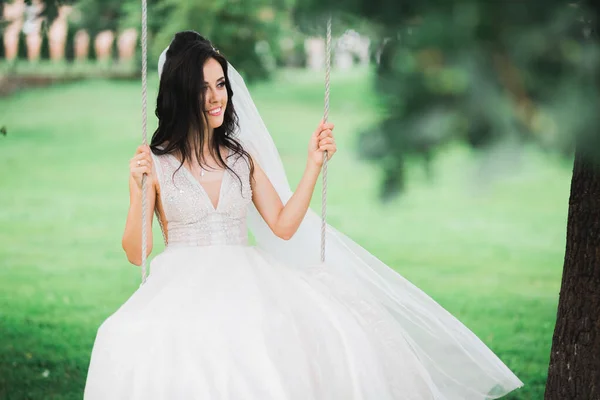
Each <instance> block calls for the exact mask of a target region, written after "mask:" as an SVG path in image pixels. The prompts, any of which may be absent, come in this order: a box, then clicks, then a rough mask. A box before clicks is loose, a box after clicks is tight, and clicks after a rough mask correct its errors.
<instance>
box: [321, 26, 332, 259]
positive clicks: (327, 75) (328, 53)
mask: <svg viewBox="0 0 600 400" xmlns="http://www.w3.org/2000/svg"><path fill="white" fill-rule="evenodd" d="M330 75H331V16H330V17H329V19H328V20H327V46H326V49H325V115H324V117H323V120H324V121H325V122H327V119H328V118H329V92H330V89H329V80H330V79H329V78H330ZM327 157H328V154H327V151H325V152H324V153H323V192H322V195H321V262H325V237H326V230H327V222H326V216H327Z"/></svg>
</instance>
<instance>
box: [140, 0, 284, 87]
mask: <svg viewBox="0 0 600 400" xmlns="http://www.w3.org/2000/svg"><path fill="white" fill-rule="evenodd" d="M156 7H157V10H156V12H157V15H158V16H159V18H161V22H160V24H159V25H160V26H158V27H157V31H156V37H155V38H154V41H153V44H152V48H153V54H155V55H156V54H160V52H161V51H162V50H163V49H164V48H165V47H166V46H167V45H168V44H169V42H170V41H171V39H172V37H173V35H174V34H175V33H176V32H178V31H181V30H186V29H191V30H195V31H197V32H199V33H200V34H201V35H203V36H205V37H206V38H208V39H210V40H211V41H212V42H213V44H214V46H215V47H216V48H218V49H219V51H221V52H222V53H223V54H224V55H225V56H226V57H227V58H228V60H229V61H230V62H231V63H232V64H233V65H234V66H235V67H236V69H238V70H240V71H242V72H243V73H244V75H245V76H246V77H247V78H249V79H260V78H266V77H268V76H269V75H270V74H271V73H272V72H273V68H274V66H275V58H276V57H277V55H278V52H279V39H280V35H281V32H282V30H283V29H284V28H285V26H286V21H287V19H288V14H289V12H288V11H286V10H285V9H283V8H282V7H278V6H277V5H273V2H271V1H268V0H244V1H240V0H216V1H210V2H191V1H180V0H160V1H158V2H157V5H156Z"/></svg>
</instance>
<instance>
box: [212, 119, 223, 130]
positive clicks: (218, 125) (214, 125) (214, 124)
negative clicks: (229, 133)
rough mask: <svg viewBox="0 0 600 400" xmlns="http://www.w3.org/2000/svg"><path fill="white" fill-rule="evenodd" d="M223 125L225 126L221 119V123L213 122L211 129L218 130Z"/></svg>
mask: <svg viewBox="0 0 600 400" xmlns="http://www.w3.org/2000/svg"><path fill="white" fill-rule="evenodd" d="M221 125H223V119H221V120H219V121H211V124H210V127H211V128H213V129H216V128H218V127H220V126H221Z"/></svg>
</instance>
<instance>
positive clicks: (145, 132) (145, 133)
mask: <svg viewBox="0 0 600 400" xmlns="http://www.w3.org/2000/svg"><path fill="white" fill-rule="evenodd" d="M147 99H148V3H147V0H142V144H143V145H144V146H145V145H147V144H148V121H147V118H148V105H147V103H148V102H147ZM146 186H147V182H146V174H144V176H143V177H142V283H141V285H143V284H144V283H146V261H147V260H146V251H147V248H148V243H147V237H146V235H147V232H148V222H147V221H146V219H147V217H148V215H147V214H148V210H147V209H146V208H147V207H148V196H147V194H146ZM141 285H140V286H141Z"/></svg>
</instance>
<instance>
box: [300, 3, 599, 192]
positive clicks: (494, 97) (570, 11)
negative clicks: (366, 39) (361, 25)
mask: <svg viewBox="0 0 600 400" xmlns="http://www.w3.org/2000/svg"><path fill="white" fill-rule="evenodd" d="M299 9H300V11H301V13H302V12H304V13H305V14H307V15H309V16H310V15H314V16H319V15H321V14H322V13H323V12H333V13H334V15H340V14H341V15H345V14H348V13H350V14H353V15H354V16H355V17H357V18H358V17H362V18H365V19H367V20H369V21H370V23H371V24H372V25H371V29H370V31H368V32H367V33H368V34H370V35H371V37H372V38H373V39H374V41H375V43H377V46H375V48H374V49H373V51H374V53H376V54H377V55H378V57H380V62H379V63H378V70H377V71H378V72H377V77H376V79H375V85H376V88H377V89H378V92H379V93H380V101H381V103H382V104H383V105H384V106H385V108H386V115H385V117H384V118H383V119H382V121H381V122H380V123H379V124H378V125H377V126H375V127H373V128H371V129H369V130H367V131H365V132H364V134H363V135H362V140H361V141H360V151H361V154H362V155H363V156H365V157H367V158H370V159H373V160H376V161H377V162H378V163H379V164H380V165H381V166H382V168H383V170H384V182H383V186H382V189H381V194H382V196H383V197H384V198H389V197H390V196H392V195H394V194H396V193H398V192H401V191H402V190H403V189H404V187H405V175H404V174H405V173H406V170H405V168H404V166H405V163H406V161H407V160H408V159H410V158H414V157H417V158H419V159H422V160H423V161H424V164H425V166H426V170H427V171H430V168H429V164H430V162H431V160H432V159H433V157H434V155H435V153H436V152H437V151H439V150H440V149H441V148H443V146H445V145H447V144H449V143H451V142H454V141H457V140H458V141H462V142H465V143H467V144H469V145H470V146H472V147H474V148H477V149H490V148H492V147H494V146H497V145H499V144H504V143H506V142H518V143H521V144H524V143H528V142H534V143H537V144H538V145H540V146H541V147H542V148H544V149H548V150H552V151H557V152H558V153H560V154H564V155H570V154H571V152H572V149H573V143H574V140H575V138H576V137H581V136H582V135H584V134H585V133H586V132H589V131H590V130H593V129H594V127H596V126H597V125H598V123H599V122H600V121H599V119H598V113H597V110H598V107H599V106H600V102H599V101H598V99H599V96H598V95H597V86H595V84H594V83H593V81H594V74H595V71H596V70H597V69H598V67H599V66H600V48H599V47H598V44H597V42H596V41H595V40H586V39H584V35H583V33H582V31H583V30H584V29H585V26H584V24H582V23H581V22H580V21H581V20H583V21H587V20H589V19H590V18H591V16H592V15H593V13H592V12H591V11H590V9H589V8H585V7H584V5H583V4H577V3H568V2H564V1H560V0H552V1H542V0H532V1H527V2H510V1H509V2H500V1H483V0H461V1H446V0H432V1H421V0H405V1H399V2H397V1H393V0H369V1H366V0H339V1H338V0H336V1H333V0H327V1H325V2H322V1H316V0H306V1H302V2H301V3H299Z"/></svg>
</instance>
